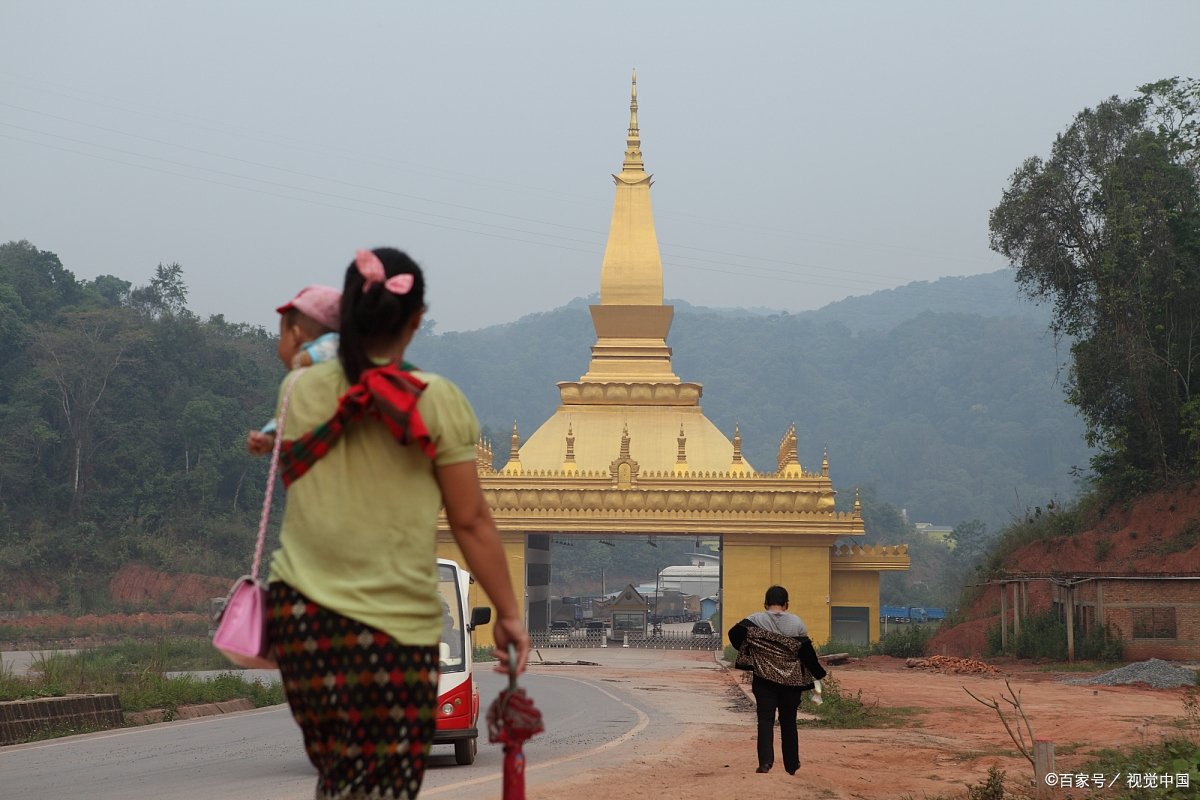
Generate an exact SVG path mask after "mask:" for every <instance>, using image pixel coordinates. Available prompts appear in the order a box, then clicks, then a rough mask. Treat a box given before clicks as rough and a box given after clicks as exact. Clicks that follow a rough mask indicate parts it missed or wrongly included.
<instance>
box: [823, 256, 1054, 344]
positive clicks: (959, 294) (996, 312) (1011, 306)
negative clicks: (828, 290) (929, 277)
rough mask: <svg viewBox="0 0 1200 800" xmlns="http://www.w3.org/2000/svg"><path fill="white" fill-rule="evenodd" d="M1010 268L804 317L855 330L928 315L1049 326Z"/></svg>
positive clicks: (919, 285) (861, 299) (874, 296)
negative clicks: (1022, 295)
mask: <svg viewBox="0 0 1200 800" xmlns="http://www.w3.org/2000/svg"><path fill="white" fill-rule="evenodd" d="M1013 275H1014V273H1013V271H1012V270H1010V269H1002V270H997V271H996V272H987V273H984V274H982V275H967V276H963V277H951V278H938V279H937V280H936V281H916V282H914V283H909V284H905V285H904V286H897V287H896V288H895V289H884V290H882V291H878V292H873V293H871V294H864V295H859V296H857V297H847V298H846V299H845V300H839V301H837V302H836V303H829V304H828V305H825V306H822V307H821V308H818V309H816V310H814V311H804V312H801V313H800V316H802V317H804V318H805V319H810V320H812V321H813V322H840V323H842V324H843V325H845V326H846V327H847V328H850V330H853V331H860V330H888V329H889V328H894V327H896V326H897V325H899V324H900V323H902V322H905V321H907V320H910V319H912V318H913V317H916V316H918V315H920V314H922V313H924V312H926V311H933V312H948V311H949V312H959V313H963V314H980V315H982V316H985V317H1027V318H1029V319H1030V320H1033V321H1034V322H1035V323H1037V324H1038V325H1040V326H1041V327H1043V328H1045V327H1046V326H1047V325H1048V324H1049V322H1050V313H1049V310H1048V309H1047V308H1045V307H1044V306H1038V305H1035V304H1033V303H1031V302H1029V301H1028V300H1024V299H1021V298H1019V297H1018V296H1017V284H1016V282H1015V281H1014V280H1013Z"/></svg>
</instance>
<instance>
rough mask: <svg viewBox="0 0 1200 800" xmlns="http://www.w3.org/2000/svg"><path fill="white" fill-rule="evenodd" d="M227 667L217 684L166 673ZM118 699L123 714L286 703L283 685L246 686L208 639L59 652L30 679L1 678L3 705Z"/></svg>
mask: <svg viewBox="0 0 1200 800" xmlns="http://www.w3.org/2000/svg"><path fill="white" fill-rule="evenodd" d="M221 668H226V669H228V670H229V671H228V672H226V673H224V674H222V675H219V676H217V677H216V678H214V679H213V680H207V681H206V680H198V679H196V678H193V677H192V676H190V675H183V676H180V677H177V678H168V677H167V676H166V674H165V673H167V672H172V671H183V670H204V669H221ZM92 693H96V694H116V695H118V696H119V697H120V699H121V708H122V709H123V710H125V711H143V710H146V709H150V708H163V709H166V710H167V712H168V714H173V712H174V711H175V709H177V708H178V707H179V706H182V705H192V704H195V703H217V702H222V701H225V700H233V699H235V698H238V697H244V698H247V699H249V700H251V701H252V702H253V703H254V705H255V706H256V707H259V708H261V707H263V706H269V705H276V704H278V703H282V702H283V701H284V695H283V687H282V686H281V685H280V684H279V683H271V684H270V685H264V684H263V683H261V682H258V681H254V682H249V681H246V680H245V679H244V678H243V677H242V675H241V674H240V672H239V671H238V670H235V669H234V668H232V667H230V665H229V662H228V661H227V660H226V659H225V657H224V656H222V655H221V654H220V653H218V652H217V651H216V650H215V649H214V648H213V646H212V644H211V643H210V642H209V641H208V640H206V639H205V640H184V639H166V640H162V641H159V642H149V643H145V642H134V641H127V642H123V643H122V644H119V645H109V646H105V647H96V648H89V649H86V650H81V651H79V652H78V653H74V654H70V655H67V654H60V653H56V654H53V655H50V656H46V657H43V658H41V659H40V660H38V661H37V662H35V663H34V665H33V669H32V670H31V674H30V675H29V676H28V677H25V676H17V675H13V674H12V673H11V672H5V673H0V700H17V699H21V698H35V697H61V696H63V695H67V694H92Z"/></svg>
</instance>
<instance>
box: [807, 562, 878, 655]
mask: <svg viewBox="0 0 1200 800" xmlns="http://www.w3.org/2000/svg"><path fill="white" fill-rule="evenodd" d="M829 594H830V599H831V601H832V602H831V603H830V605H834V606H866V607H867V608H868V609H870V611H869V612H868V615H867V620H868V622H869V625H870V631H871V636H870V638H871V641H872V642H877V641H879V573H878V572H873V571H859V570H854V571H848V570H834V571H833V573H832V575H831V576H830V590H829ZM813 641H814V642H817V640H816V639H815V638H814V639H813ZM817 643H818V644H820V642H817Z"/></svg>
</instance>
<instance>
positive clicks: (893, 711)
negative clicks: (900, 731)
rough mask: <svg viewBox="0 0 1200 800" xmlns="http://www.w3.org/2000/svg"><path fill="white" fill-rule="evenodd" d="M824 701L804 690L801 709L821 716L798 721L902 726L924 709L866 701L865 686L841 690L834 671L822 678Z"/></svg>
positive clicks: (845, 725) (830, 725)
mask: <svg viewBox="0 0 1200 800" xmlns="http://www.w3.org/2000/svg"><path fill="white" fill-rule="evenodd" d="M821 689H822V690H823V691H822V692H821V698H822V700H823V702H822V704H821V705H816V704H814V703H813V702H812V692H805V693H804V699H803V700H802V701H801V703H800V710H801V711H805V712H807V713H809V714H814V715H816V716H817V717H818V719H815V720H799V721H798V722H797V725H799V726H808V727H816V728H840V729H847V728H902V727H904V726H905V725H907V724H908V721H909V719H910V718H911V717H913V716H915V715H917V714H920V713H923V712H924V711H925V709H923V708H881V707H880V706H879V704H878V703H864V702H863V699H862V689H859V690H858V692H857V693H855V694H853V695H851V694H847V693H844V692H842V687H841V683H840V682H839V681H838V679H837V678H835V677H833V676H832V675H827V676H826V677H825V679H824V680H822V681H821Z"/></svg>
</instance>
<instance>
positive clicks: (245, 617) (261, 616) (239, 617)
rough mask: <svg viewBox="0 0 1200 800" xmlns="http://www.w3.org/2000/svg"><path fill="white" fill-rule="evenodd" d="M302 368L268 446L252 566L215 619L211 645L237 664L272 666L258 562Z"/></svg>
mask: <svg viewBox="0 0 1200 800" xmlns="http://www.w3.org/2000/svg"><path fill="white" fill-rule="evenodd" d="M303 372H304V370H303V369H301V370H298V371H297V372H296V373H295V374H294V375H292V379H291V381H289V382H288V386H287V390H286V391H285V392H284V394H283V404H282V406H281V407H280V409H279V423H278V424H277V425H276V427H275V446H274V447H273V448H272V449H271V467H270V469H269V470H268V471H267V494H266V497H264V498H263V508H262V516H261V517H260V519H259V523H258V544H257V545H256V546H255V548H254V566H253V567H251V568H250V574H249V575H243V576H242V577H240V578H238V579H237V580H236V581H235V582H234V584H233V586H232V587H231V588H230V590H229V595H228V596H227V597H226V598H225V607H224V608H223V609H222V610H221V616H220V617H219V618H218V622H217V633H216V635H215V636H213V646H214V647H216V648H217V649H218V650H220V651H221V652H222V653H224V654H225V657H226V658H228V659H229V660H230V661H232V662H233V663H234V664H237V665H238V666H239V667H249V668H251V669H275V667H276V666H277V665H276V663H275V659H274V658H273V657H272V656H271V655H270V652H269V643H268V642H267V586H266V584H265V583H263V582H262V581H260V580H259V579H258V567H259V564H261V563H262V551H263V541H264V540H265V539H266V535H267V519H268V517H269V516H270V514H271V497H272V495H273V494H274V493H275V473H276V472H277V471H278V469H279V449H280V448H281V447H282V446H283V424H284V421H285V420H286V419H287V410H288V402H289V401H290V400H291V399H292V388H293V387H294V386H295V385H296V379H297V378H299V377H300V374H301V373H303Z"/></svg>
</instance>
